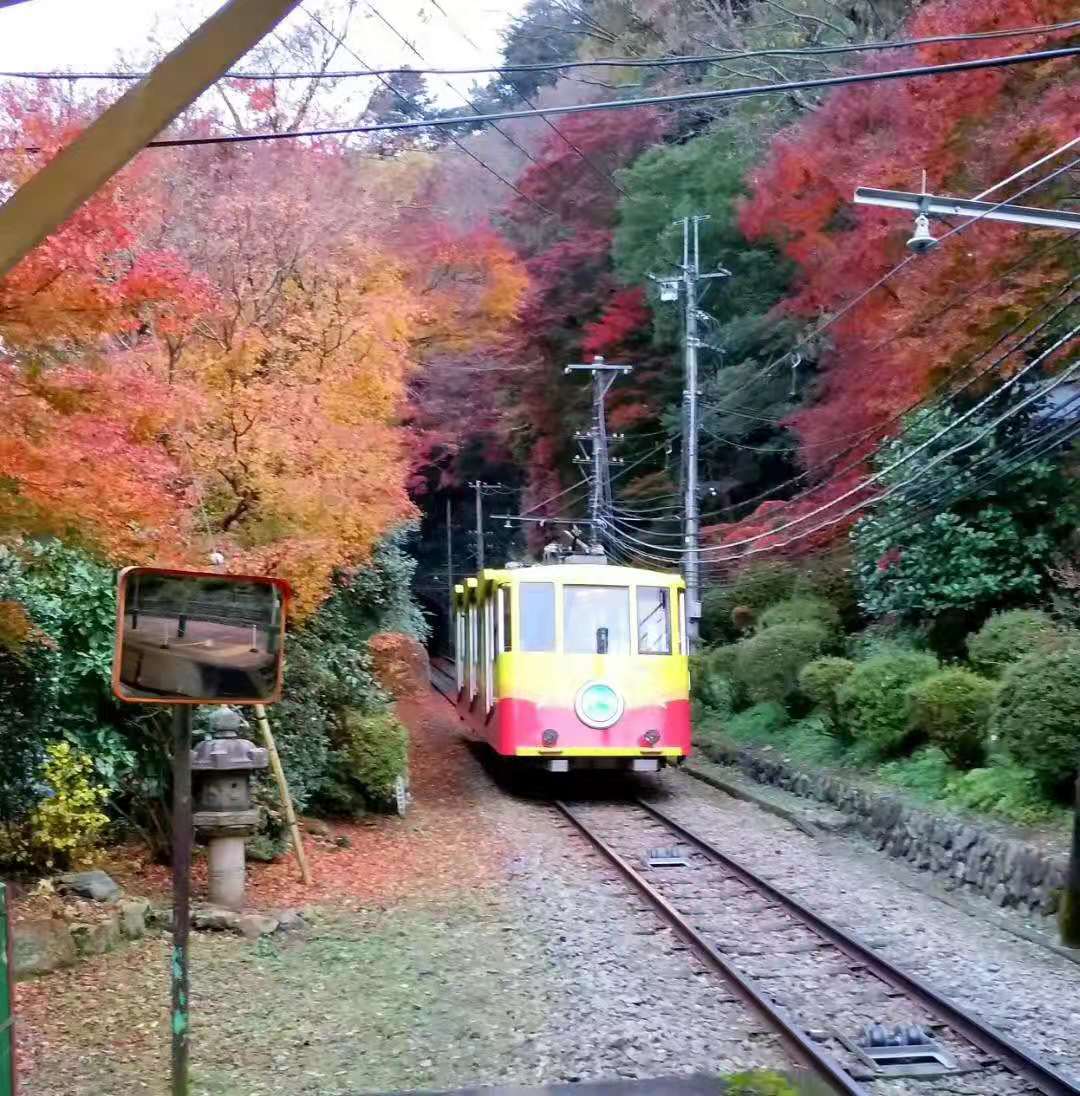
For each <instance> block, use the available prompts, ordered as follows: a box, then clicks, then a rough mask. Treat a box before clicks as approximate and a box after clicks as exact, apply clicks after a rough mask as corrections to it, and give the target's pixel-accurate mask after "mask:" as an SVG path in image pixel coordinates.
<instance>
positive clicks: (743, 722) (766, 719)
mask: <svg viewBox="0 0 1080 1096" xmlns="http://www.w3.org/2000/svg"><path fill="white" fill-rule="evenodd" d="M790 722H791V717H790V716H789V715H788V714H787V711H786V709H785V708H784V706H783V705H782V704H777V703H776V701H774V700H767V701H765V702H763V703H761V704H755V705H754V706H753V707H751V708H747V709H746V711H745V712H739V714H738V715H736V716H734V717H733V718H732V719H730V720H729V721H728V724H727V730H728V733H729V734H730V735H731V737H732V738H733V739H735V741H736V742H743V743H746V744H747V745H753V744H754V743H756V742H764V741H768V740H769V739H770V738H772V737H774V736H775V735H777V734H779V732H780V731H782V730H783V729H784V728H785V727H786V726H787V725H788V724H789V723H790Z"/></svg>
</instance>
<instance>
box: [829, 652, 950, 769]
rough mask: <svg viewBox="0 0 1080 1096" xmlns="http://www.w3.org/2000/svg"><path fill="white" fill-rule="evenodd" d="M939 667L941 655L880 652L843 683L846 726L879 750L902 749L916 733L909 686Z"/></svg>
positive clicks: (863, 741) (881, 753)
mask: <svg viewBox="0 0 1080 1096" xmlns="http://www.w3.org/2000/svg"><path fill="white" fill-rule="evenodd" d="M937 669H938V661H937V659H936V658H934V656H933V655H928V654H923V653H922V652H920V651H901V652H896V653H887V654H880V655H876V656H875V657H874V658H871V659H868V660H867V661H866V662H863V663H861V664H860V665H859V666H856V668H855V672H854V673H853V674H852V675H851V676H850V677H849V678H848V680H847V681H846V682H845V683H844V684H843V685H842V686H841V687H840V693H839V698H838V699H839V701H840V716H841V718H842V719H843V721H844V726H845V727H846V728H847V730H848V731H849V732H850V733H851V735H852V737H853V738H854V739H855V740H856V741H857V742H862V743H864V744H865V745H866V746H868V747H869V748H870V749H872V750H873V751H874V752H875V753H877V754H880V755H887V754H890V753H898V752H899V751H900V750H901V749H902V748H903V747H904V745H906V743H907V741H908V739H909V738H910V737H911V734H912V728H911V725H910V722H909V720H908V705H907V696H906V694H907V690H908V688H909V686H911V685H914V684H915V682H917V681H921V680H922V679H923V678H924V677H929V676H930V675H931V674H932V673H935V672H936V671H937Z"/></svg>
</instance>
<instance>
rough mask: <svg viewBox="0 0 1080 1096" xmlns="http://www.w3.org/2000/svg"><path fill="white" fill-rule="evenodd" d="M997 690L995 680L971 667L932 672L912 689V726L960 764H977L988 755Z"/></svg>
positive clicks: (910, 706)
mask: <svg viewBox="0 0 1080 1096" xmlns="http://www.w3.org/2000/svg"><path fill="white" fill-rule="evenodd" d="M995 692H996V688H995V686H994V683H993V682H992V681H987V680H986V678H985V677H980V676H979V675H978V674H973V673H972V672H971V671H970V670H961V669H947V670H941V671H940V672H939V673H936V674H931V675H930V676H929V677H925V678H923V679H922V681H917V682H916V683H915V684H914V685H912V686H911V687H910V688H909V689H908V692H907V700H908V705H909V708H910V714H911V726H912V729H913V730H914V731H916V732H918V733H921V734H923V735H925V736H926V737H927V738H928V739H929V740H930V741H931V742H933V743H935V744H936V745H937V746H940V747H941V749H942V751H943V752H944V754H945V756H946V757H948V759H949V760H950V761H951V762H952V763H953V764H954V765H956V766H957V768H960V769H972V768H975V767H976V766H977V765H981V764H982V763H983V761H985V759H986V746H987V732H988V726H989V722H990V710H991V707H992V705H993V702H994V694H995Z"/></svg>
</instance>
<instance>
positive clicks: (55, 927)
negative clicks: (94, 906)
mask: <svg viewBox="0 0 1080 1096" xmlns="http://www.w3.org/2000/svg"><path fill="white" fill-rule="evenodd" d="M12 935H13V937H14V945H15V947H14V960H15V964H14V966H15V977H16V978H17V979H20V978H31V977H33V976H34V975H35V974H48V973H50V972H51V971H54V970H59V969H60V968H61V967H70V966H74V965H75V962H76V960H77V959H78V952H77V951H76V950H75V940H74V939H73V937H72V935H71V926H70V925H68V923H67V922H66V921H60V920H57V919H55V918H49V919H48V920H44V919H43V920H39V921H22V922H20V923H19V924H17V925H15V926H14V929H13V934H12Z"/></svg>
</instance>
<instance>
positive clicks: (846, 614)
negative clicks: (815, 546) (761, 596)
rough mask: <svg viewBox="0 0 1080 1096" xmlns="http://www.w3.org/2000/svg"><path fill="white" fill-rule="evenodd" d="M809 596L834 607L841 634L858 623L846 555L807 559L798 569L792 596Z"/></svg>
mask: <svg viewBox="0 0 1080 1096" xmlns="http://www.w3.org/2000/svg"><path fill="white" fill-rule="evenodd" d="M804 594H809V595H811V596H813V597H820V598H823V599H824V600H825V601H827V602H828V603H829V604H830V605H834V606H835V607H836V609H837V611H838V612H839V614H840V623H841V625H842V626H843V630H844V631H854V629H855V628H856V627H858V623H859V602H858V597H857V595H856V590H855V574H854V565H853V561H852V559H851V557H850V556H848V555H846V554H841V555H828V556H821V557H819V558H817V559H809V560H807V561H806V562H805V563H804V564H803V567H802V573H801V574H800V575H799V579H798V582H796V584H795V590H794V596H795V597H799V596H800V595H804Z"/></svg>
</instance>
